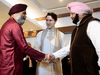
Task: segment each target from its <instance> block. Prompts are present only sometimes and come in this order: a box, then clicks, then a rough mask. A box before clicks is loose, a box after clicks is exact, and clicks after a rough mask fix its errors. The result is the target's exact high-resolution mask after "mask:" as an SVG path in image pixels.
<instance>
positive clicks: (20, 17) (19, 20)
mask: <svg viewBox="0 0 100 75" xmlns="http://www.w3.org/2000/svg"><path fill="white" fill-rule="evenodd" d="M24 18H25V17H23V16H22V15H21V14H20V13H18V17H17V23H18V24H19V25H23V24H24V22H25V20H24Z"/></svg>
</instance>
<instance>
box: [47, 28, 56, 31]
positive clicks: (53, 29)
mask: <svg viewBox="0 0 100 75" xmlns="http://www.w3.org/2000/svg"><path fill="white" fill-rule="evenodd" d="M47 30H48V31H49V32H54V31H55V28H52V29H47Z"/></svg>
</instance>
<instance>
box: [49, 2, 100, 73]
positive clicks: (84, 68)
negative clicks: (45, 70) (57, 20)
mask: <svg viewBox="0 0 100 75" xmlns="http://www.w3.org/2000/svg"><path fill="white" fill-rule="evenodd" d="M67 9H68V10H69V12H70V18H72V20H73V23H75V24H77V26H76V28H75V29H74V30H73V32H72V36H71V43H70V44H69V45H68V46H66V47H64V48H62V49H60V50H58V51H57V52H55V53H53V54H51V55H50V57H51V58H50V59H49V61H50V60H53V59H54V58H60V57H65V56H66V55H67V54H68V52H69V51H70V61H71V75H99V73H98V68H99V67H98V65H99V66H100V21H99V20H98V19H96V18H93V17H92V13H93V10H92V9H91V8H90V7H89V6H88V5H86V4H84V3H80V2H72V3H69V4H68V5H67Z"/></svg>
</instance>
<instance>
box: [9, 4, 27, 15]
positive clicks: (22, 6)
mask: <svg viewBox="0 0 100 75" xmlns="http://www.w3.org/2000/svg"><path fill="white" fill-rule="evenodd" d="M26 8H27V5H26V4H16V5H14V6H13V7H12V8H11V9H10V11H9V13H8V14H9V15H10V16H11V15H12V14H15V13H18V12H21V11H24V10H26Z"/></svg>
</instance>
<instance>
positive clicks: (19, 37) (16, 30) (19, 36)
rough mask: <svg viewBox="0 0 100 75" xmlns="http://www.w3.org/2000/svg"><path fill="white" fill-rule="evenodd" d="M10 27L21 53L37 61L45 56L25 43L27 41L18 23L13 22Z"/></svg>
mask: <svg viewBox="0 0 100 75" xmlns="http://www.w3.org/2000/svg"><path fill="white" fill-rule="evenodd" d="M11 29H12V30H11V32H12V36H13V38H14V40H15V41H16V43H17V45H18V46H19V48H20V50H21V51H22V52H23V53H25V54H27V55H29V56H30V57H31V58H33V59H35V60H38V61H41V60H42V59H43V58H44V57H45V54H43V53H41V52H39V51H37V50H34V49H33V48H31V47H30V46H28V45H27V42H26V40H25V37H24V35H23V30H22V27H21V26H20V25H19V24H17V23H15V24H14V25H13V26H12V28H11Z"/></svg>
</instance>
